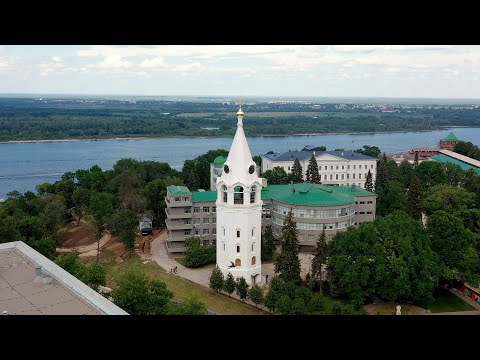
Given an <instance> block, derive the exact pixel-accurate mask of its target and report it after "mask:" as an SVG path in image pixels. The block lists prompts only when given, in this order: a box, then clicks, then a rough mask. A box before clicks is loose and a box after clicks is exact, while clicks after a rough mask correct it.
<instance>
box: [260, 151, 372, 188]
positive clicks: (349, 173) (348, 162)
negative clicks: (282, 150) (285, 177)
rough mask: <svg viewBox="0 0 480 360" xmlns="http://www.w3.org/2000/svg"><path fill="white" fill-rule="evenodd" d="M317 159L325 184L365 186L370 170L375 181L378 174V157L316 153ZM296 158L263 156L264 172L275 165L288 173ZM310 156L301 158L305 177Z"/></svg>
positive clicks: (322, 180)
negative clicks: (356, 157) (350, 156)
mask: <svg viewBox="0 0 480 360" xmlns="http://www.w3.org/2000/svg"><path fill="white" fill-rule="evenodd" d="M315 160H317V164H318V173H319V175H320V177H321V179H320V181H321V182H322V184H325V185H340V186H351V185H354V184H355V185H356V186H359V187H361V188H364V187H365V180H367V174H368V170H370V172H371V173H372V181H373V183H375V179H376V176H377V159H374V158H367V157H364V156H359V159H351V158H343V157H341V156H335V155H332V154H329V153H322V152H320V154H319V153H316V154H315ZM294 161H295V159H292V160H286V161H275V160H272V159H270V158H269V157H266V156H262V174H263V173H265V171H267V170H273V168H274V167H277V166H279V167H281V168H283V169H284V170H285V172H286V173H287V174H289V173H291V172H292V167H293V163H294ZM309 161H310V157H308V158H307V159H304V160H301V159H299V162H300V165H302V174H303V179H304V180H305V173H306V171H307V167H308V163H309Z"/></svg>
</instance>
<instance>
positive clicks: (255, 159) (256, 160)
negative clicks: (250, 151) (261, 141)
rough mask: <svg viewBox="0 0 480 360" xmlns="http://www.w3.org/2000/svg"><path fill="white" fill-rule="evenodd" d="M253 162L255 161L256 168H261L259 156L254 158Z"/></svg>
mask: <svg viewBox="0 0 480 360" xmlns="http://www.w3.org/2000/svg"><path fill="white" fill-rule="evenodd" d="M253 161H255V164H257V168H260V169H261V168H262V157H261V156H260V155H256V156H254V157H253Z"/></svg>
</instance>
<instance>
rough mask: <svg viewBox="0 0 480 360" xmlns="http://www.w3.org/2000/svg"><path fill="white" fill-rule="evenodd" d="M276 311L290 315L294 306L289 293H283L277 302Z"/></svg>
mask: <svg viewBox="0 0 480 360" xmlns="http://www.w3.org/2000/svg"><path fill="white" fill-rule="evenodd" d="M275 308H276V311H277V312H278V313H280V314H282V315H289V314H290V310H291V308H292V300H291V299H290V298H289V297H288V296H287V295H281V296H280V297H279V298H278V300H277V303H276V304H275Z"/></svg>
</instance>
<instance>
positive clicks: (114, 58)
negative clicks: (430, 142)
mask: <svg viewBox="0 0 480 360" xmlns="http://www.w3.org/2000/svg"><path fill="white" fill-rule="evenodd" d="M479 79H480V46H478V45H472V46H470V45H468V46H467V45H410V46H409V45H321V46H310V45H308V46H307V45H160V46H139V45H133V46H118V45H115V46H103V45H102V46H100V45H98V46H97V45H95V46H88V45H82V46H79V45H66V46H65V45H62V46H60V45H58V46H52V45H45V46H43V45H31V46H27V45H18V46H17V45H8V46H7V45H5V46H1V45H0V93H2V94H45V95H47V94H66V95H67V94H72V95H126V96H135V95H137V96H220V97H221V96H225V97H228V96H229V97H232V96H240V95H241V96H245V97H248V96H258V97H268V96H272V97H325V98H329V97H346V98H350V97H352V98H355V97H359V98H368V97H373V98H445V99H478V98H480V81H479Z"/></svg>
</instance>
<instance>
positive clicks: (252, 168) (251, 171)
mask: <svg viewBox="0 0 480 360" xmlns="http://www.w3.org/2000/svg"><path fill="white" fill-rule="evenodd" d="M248 172H249V173H250V174H253V173H254V172H255V166H254V165H250V167H249V168H248Z"/></svg>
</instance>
